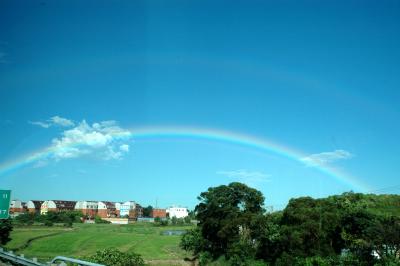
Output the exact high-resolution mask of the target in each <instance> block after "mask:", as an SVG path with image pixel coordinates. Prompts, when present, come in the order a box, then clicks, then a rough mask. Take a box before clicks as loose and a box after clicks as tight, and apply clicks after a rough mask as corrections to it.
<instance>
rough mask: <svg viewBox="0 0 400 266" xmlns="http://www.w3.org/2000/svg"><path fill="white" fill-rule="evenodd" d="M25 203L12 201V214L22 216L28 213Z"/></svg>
mask: <svg viewBox="0 0 400 266" xmlns="http://www.w3.org/2000/svg"><path fill="white" fill-rule="evenodd" d="M24 205H25V204H24V202H22V201H20V200H12V201H11V202H10V214H21V213H24V212H25V211H26V208H24Z"/></svg>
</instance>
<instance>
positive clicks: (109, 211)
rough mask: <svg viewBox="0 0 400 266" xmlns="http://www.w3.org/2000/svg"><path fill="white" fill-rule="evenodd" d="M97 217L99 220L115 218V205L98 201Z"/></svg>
mask: <svg viewBox="0 0 400 266" xmlns="http://www.w3.org/2000/svg"><path fill="white" fill-rule="evenodd" d="M118 206H119V204H117V207H118ZM118 212H119V210H118ZM97 215H98V216H100V217H101V218H112V217H117V216H118V215H117V208H116V206H115V203H114V202H111V201H99V202H98V205H97Z"/></svg>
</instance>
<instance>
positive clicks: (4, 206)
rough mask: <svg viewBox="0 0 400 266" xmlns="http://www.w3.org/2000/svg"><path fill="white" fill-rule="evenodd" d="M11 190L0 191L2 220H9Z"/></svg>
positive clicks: (0, 214) (0, 217)
mask: <svg viewBox="0 0 400 266" xmlns="http://www.w3.org/2000/svg"><path fill="white" fill-rule="evenodd" d="M10 200H11V190H0V219H8V215H9V212H10Z"/></svg>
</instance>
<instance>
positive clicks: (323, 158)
mask: <svg viewBox="0 0 400 266" xmlns="http://www.w3.org/2000/svg"><path fill="white" fill-rule="evenodd" d="M352 157H354V155H353V154H352V153H350V152H348V151H346V150H334V151H329V152H321V153H315V154H311V155H309V156H306V157H303V158H301V161H302V162H303V163H304V164H305V165H307V166H310V167H312V166H318V165H324V164H329V163H333V162H335V161H338V160H347V159H350V158H352Z"/></svg>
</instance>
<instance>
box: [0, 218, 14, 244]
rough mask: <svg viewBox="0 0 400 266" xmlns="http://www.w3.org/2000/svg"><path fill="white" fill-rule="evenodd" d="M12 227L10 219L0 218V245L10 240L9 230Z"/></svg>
mask: <svg viewBox="0 0 400 266" xmlns="http://www.w3.org/2000/svg"><path fill="white" fill-rule="evenodd" d="M12 229H13V227H12V224H11V220H10V219H4V220H0V245H5V244H6V243H7V242H8V241H10V240H11V238H10V232H11V231H12Z"/></svg>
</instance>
